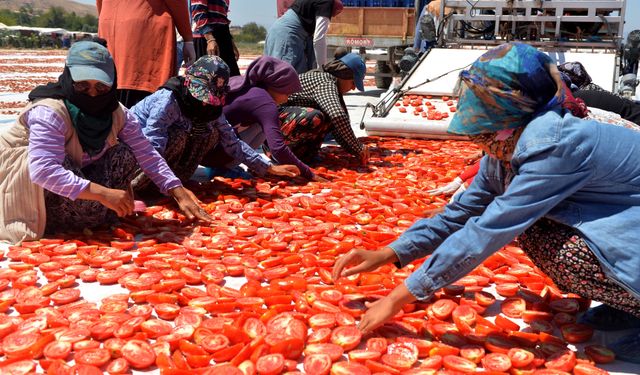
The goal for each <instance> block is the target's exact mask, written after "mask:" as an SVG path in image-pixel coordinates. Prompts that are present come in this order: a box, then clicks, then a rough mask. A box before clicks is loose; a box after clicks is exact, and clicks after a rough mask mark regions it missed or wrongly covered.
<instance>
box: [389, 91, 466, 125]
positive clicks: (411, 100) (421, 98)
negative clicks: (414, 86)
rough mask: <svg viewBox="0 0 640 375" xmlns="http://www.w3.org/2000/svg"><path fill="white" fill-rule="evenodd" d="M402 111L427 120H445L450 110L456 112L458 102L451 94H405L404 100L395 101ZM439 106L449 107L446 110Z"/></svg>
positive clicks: (399, 110)
mask: <svg viewBox="0 0 640 375" xmlns="http://www.w3.org/2000/svg"><path fill="white" fill-rule="evenodd" d="M395 106H396V107H398V112H400V113H413V115H414V116H421V117H423V118H426V119H427V120H436V121H438V120H444V119H446V118H449V113H450V112H455V111H456V108H457V102H456V100H454V99H453V98H451V97H449V96H442V97H440V98H434V97H433V96H432V95H413V94H412V95H404V96H403V97H402V100H400V99H399V100H398V101H397V102H396V103H395ZM438 108H441V109H442V108H447V110H446V111H444V110H438Z"/></svg>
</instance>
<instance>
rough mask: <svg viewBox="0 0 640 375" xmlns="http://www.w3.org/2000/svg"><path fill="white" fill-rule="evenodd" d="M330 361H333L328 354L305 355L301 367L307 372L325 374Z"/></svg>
mask: <svg viewBox="0 0 640 375" xmlns="http://www.w3.org/2000/svg"><path fill="white" fill-rule="evenodd" d="M332 363H333V361H332V360H331V357H329V355H328V354H322V353H318V354H311V355H309V356H305V358H304V362H303V368H304V371H306V372H307V373H308V374H318V375H326V374H328V373H329V371H331V365H332Z"/></svg>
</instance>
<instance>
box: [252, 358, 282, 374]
mask: <svg viewBox="0 0 640 375" xmlns="http://www.w3.org/2000/svg"><path fill="white" fill-rule="evenodd" d="M283 369H284V357H283V356H282V354H279V353H277V354H267V355H265V356H262V357H260V358H259V359H258V361H257V362H256V370H257V371H258V374H260V375H277V374H280V373H281V372H282V370H283Z"/></svg>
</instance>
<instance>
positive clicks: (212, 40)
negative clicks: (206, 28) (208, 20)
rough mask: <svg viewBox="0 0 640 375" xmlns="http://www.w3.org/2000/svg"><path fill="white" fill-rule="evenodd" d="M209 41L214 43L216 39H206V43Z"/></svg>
mask: <svg viewBox="0 0 640 375" xmlns="http://www.w3.org/2000/svg"><path fill="white" fill-rule="evenodd" d="M209 42H214V43H216V40H215V39H207V43H209Z"/></svg>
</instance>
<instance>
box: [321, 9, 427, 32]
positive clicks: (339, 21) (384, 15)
mask: <svg viewBox="0 0 640 375" xmlns="http://www.w3.org/2000/svg"><path fill="white" fill-rule="evenodd" d="M415 27H416V11H415V9H413V8H344V10H343V11H342V13H340V14H339V15H338V16H336V17H334V18H333V19H332V20H331V26H330V27H329V31H328V35H329V36H340V37H359V38H362V37H365V38H399V39H402V40H407V39H410V38H413V35H414V31H415Z"/></svg>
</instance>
